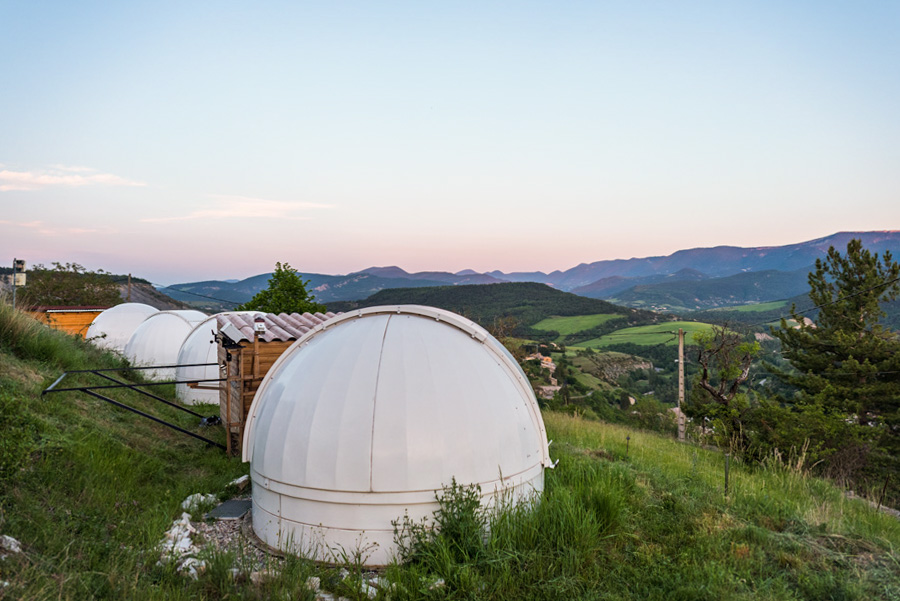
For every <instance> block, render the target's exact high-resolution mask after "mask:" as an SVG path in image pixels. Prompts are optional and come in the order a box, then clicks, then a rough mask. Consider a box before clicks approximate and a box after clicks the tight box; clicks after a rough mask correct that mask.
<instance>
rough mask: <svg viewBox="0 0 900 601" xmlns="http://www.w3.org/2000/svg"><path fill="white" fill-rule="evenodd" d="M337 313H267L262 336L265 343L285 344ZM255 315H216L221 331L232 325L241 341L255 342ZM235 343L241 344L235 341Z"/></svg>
mask: <svg viewBox="0 0 900 601" xmlns="http://www.w3.org/2000/svg"><path fill="white" fill-rule="evenodd" d="M335 315H337V314H336V313H330V312H329V313H303V314H302V315H301V314H300V313H291V314H287V313H279V314H278V315H276V314H275V313H265V314H263V315H262V317H263V319H265V320H266V333H265V335H263V336H260V340H261V341H263V342H273V341H276V340H277V341H279V342H285V341H288V340H296V339H298V338H300V337H301V336H303V335H304V334H306V333H307V332H308V331H310V330H311V329H313V328H314V327H316V326H317V325H319V324H320V323H323V322H326V321H328V320H329V319H331V318H332V317H334V316H335ZM255 317H256V316H255V315H252V314H246V313H245V314H240V313H223V314H220V315H216V321H217V322H218V324H219V329H220V330H221V329H222V328H223V327H224V326H225V324H228V323H230V324H232V325H233V326H234V327H236V328H237V329H238V330H240V331H241V335H242V338H241V340H247V341H250V340H253V320H254V319H255ZM234 342H239V341H238V340H235V341H234Z"/></svg>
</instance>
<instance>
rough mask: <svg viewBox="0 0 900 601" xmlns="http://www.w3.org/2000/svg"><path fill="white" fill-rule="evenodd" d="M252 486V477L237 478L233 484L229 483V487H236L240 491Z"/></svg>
mask: <svg viewBox="0 0 900 601" xmlns="http://www.w3.org/2000/svg"><path fill="white" fill-rule="evenodd" d="M248 484H250V476H246V475H245V476H241V477H240V478H235V479H234V480H232V481H231V482H229V483H228V486H235V487H237V489H238V490H244V489H245V488H247V485H248Z"/></svg>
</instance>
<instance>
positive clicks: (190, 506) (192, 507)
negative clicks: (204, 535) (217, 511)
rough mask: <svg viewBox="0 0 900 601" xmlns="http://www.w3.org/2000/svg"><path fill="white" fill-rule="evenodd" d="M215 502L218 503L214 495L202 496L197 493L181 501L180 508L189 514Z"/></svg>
mask: <svg viewBox="0 0 900 601" xmlns="http://www.w3.org/2000/svg"><path fill="white" fill-rule="evenodd" d="M216 501H218V499H217V498H216V495H204V494H202V493H199V492H198V493H195V494H193V495H190V496H189V497H188V498H186V499H185V500H184V501H182V502H181V508H182V509H183V510H185V511H188V512H190V513H194V512H195V511H197V510H198V509H200V507H201V506H202V505H212V504H214V503H215V502H216Z"/></svg>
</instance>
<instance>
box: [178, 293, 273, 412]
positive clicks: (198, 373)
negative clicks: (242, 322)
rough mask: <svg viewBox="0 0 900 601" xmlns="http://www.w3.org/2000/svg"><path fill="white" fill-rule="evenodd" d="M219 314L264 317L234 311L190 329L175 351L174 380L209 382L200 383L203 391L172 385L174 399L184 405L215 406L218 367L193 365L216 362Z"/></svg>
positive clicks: (252, 313)
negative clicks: (204, 404) (176, 351)
mask: <svg viewBox="0 0 900 601" xmlns="http://www.w3.org/2000/svg"><path fill="white" fill-rule="evenodd" d="M219 315H248V316H250V320H251V321H252V319H253V317H254V316H256V315H264V313H262V312H260V311H234V312H224V313H217V314H216V315H213V316H211V317H207V318H206V319H204V320H203V321H201V322H200V323H198V324H197V325H195V326H194V329H193V330H191V332H190V334H188V336H187V338H185V339H184V342H183V343H182V344H181V349H180V350H179V351H178V358H177V360H176V364H177V365H178V367H176V368H175V379H176V380H178V381H184V380H212V381H207V382H200V386H202V387H203V388H191V387H190V386H188V385H187V384H176V385H175V396H177V397H178V400H179V401H181V402H182V403H185V404H187V405H196V404H198V403H209V404H212V405H218V404H219V382H216V381H214V380H217V379H219V378H220V377H222V376H220V375H219V366H218V365H203V366H200V365H195V364H197V363H217V362H218V360H219V358H218V348H219V347H218V346H217V345H216V341H215V337H216V331H217V330H218V327H219V325H218V322H217V321H216V318H217V317H218V316H219ZM187 365H192V367H184V366H187Z"/></svg>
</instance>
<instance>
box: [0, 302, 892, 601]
mask: <svg viewBox="0 0 900 601" xmlns="http://www.w3.org/2000/svg"><path fill="white" fill-rule="evenodd" d="M25 320H27V321H25ZM0 365H2V366H3V369H2V370H0V534H3V535H7V536H11V537H14V538H15V539H17V540H18V541H20V542H21V543H22V546H23V552H22V553H12V554H10V556H9V557H7V558H5V559H0V582H2V584H0V587H2V588H0V597H2V598H4V599H6V598H9V599H28V600H31V599H35V600H37V599H73V600H74V599H110V600H120V599H147V600H166V601H187V600H189V599H190V600H206V599H210V600H212V599H226V598H227V599H246V600H254V601H259V600H261V599H298V600H299V599H303V600H309V601H311V600H312V599H313V598H314V597H315V593H314V592H313V591H311V590H310V589H309V587H308V586H307V578H308V577H310V576H315V577H316V578H318V579H319V581H320V583H321V585H322V586H323V587H325V588H327V590H328V591H329V592H330V593H331V594H333V596H334V597H335V598H336V597H338V596H344V597H347V598H353V599H364V598H367V596H366V593H365V592H362V591H361V590H360V586H359V578H360V577H361V576H360V575H359V572H358V571H357V570H356V567H355V566H354V565H353V563H352V557H348V562H349V563H347V564H345V565H338V566H335V567H329V566H321V565H315V564H313V563H312V562H307V561H303V560H297V559H289V560H287V561H282V560H279V559H277V558H269V559H268V560H266V563H265V564H263V565H264V567H265V568H266V571H265V572H263V573H259V572H257V574H256V575H255V576H251V572H252V571H253V570H258V569H259V568H260V564H259V563H256V561H257V560H256V559H255V558H256V557H257V556H258V555H259V552H258V551H257V550H256V548H255V547H253V546H251V545H249V543H244V545H245V546H244V547H241V549H239V550H237V551H227V552H223V551H217V552H213V551H212V550H211V548H210V550H207V551H206V552H205V555H204V557H206V558H207V559H208V567H207V569H206V570H201V571H200V573H199V574H198V577H197V579H196V580H193V579H190V578H187V577H185V576H182V575H180V574H178V573H176V572H175V571H174V569H173V568H172V567H171V564H169V565H167V566H161V565H159V564H157V559H158V557H159V555H158V552H157V550H156V545H157V544H158V542H159V541H160V540H161V539H162V537H163V534H164V532H165V530H166V529H167V528H168V526H169V525H170V524H171V522H172V520H173V519H174V518H177V517H179V516H180V514H181V511H182V510H181V506H180V505H181V502H182V500H183V499H184V498H185V497H186V496H187V495H189V494H193V493H198V492H201V493H214V494H218V495H219V496H220V498H221V497H224V496H227V493H226V491H225V486H226V483H227V482H229V481H230V480H231V479H232V478H234V477H235V476H237V475H238V474H241V473H244V472H245V470H246V469H247V468H246V466H245V465H243V464H241V463H239V462H238V461H237V460H229V459H226V458H225V457H224V456H223V455H222V454H221V452H219V451H218V450H215V449H210V448H206V447H204V445H202V444H198V443H197V441H195V440H193V439H190V438H187V437H184V436H182V435H180V434H177V433H174V432H172V431H170V430H167V429H165V428H163V427H161V426H159V425H158V424H154V423H152V422H149V421H147V420H141V419H139V418H137V417H135V416H133V415H132V414H129V413H125V412H123V411H122V410H120V409H117V408H114V407H112V406H110V405H106V404H103V403H100V402H99V401H95V400H92V399H88V398H86V397H84V396H80V395H77V394H76V393H61V394H59V395H52V396H49V397H47V398H46V399H43V400H42V399H41V398H40V391H41V390H42V389H43V388H44V387H45V386H47V385H48V384H49V383H51V382H53V381H54V380H55V379H56V377H58V375H59V374H60V373H61V372H62V371H63V370H72V369H84V368H88V367H117V366H121V363H119V362H118V360H116V359H115V358H113V357H111V356H109V355H106V354H101V353H98V352H97V351H96V350H94V349H92V348H91V347H90V346H88V345H87V344H86V343H84V342H83V341H78V340H77V339H75V338H72V337H68V336H65V335H64V334H61V333H59V332H55V331H53V330H50V329H48V328H45V327H43V326H40V325H38V324H37V322H34V321H33V320H30V319H29V318H27V317H23V316H21V314H15V313H13V312H12V310H11V309H9V307H8V306H7V305H2V304H0ZM78 378H79V379H75V380H72V383H75V382H82V383H85V382H87V381H88V380H87V379H86V378H87V376H84V375H82V376H78ZM119 393H121V394H122V395H124V396H121V397H119V396H117V398H120V399H122V400H126V401H128V402H129V403H133V404H136V405H140V406H141V407H142V408H143V409H145V410H147V411H154V412H155V413H156V414H160V412H161V414H162V415H164V416H165V417H166V419H169V420H172V421H175V422H176V423H178V424H179V425H181V426H183V427H185V428H188V429H196V428H197V424H196V422H195V420H194V418H192V417H183V414H181V413H180V412H178V411H175V410H174V409H167V408H165V407H163V406H161V405H159V404H158V403H155V402H149V404H148V403H146V402H143V401H141V400H140V399H138V398H137V397H136V396H135V395H134V393H132V392H130V391H126V392H122V391H119ZM119 393H116V394H117V395H118V394H119ZM110 394H112V393H110ZM162 394H164V395H166V396H170V394H171V391H166V390H163V392H162ZM142 403H143V404H142ZM544 420H545V424H546V427H547V431H548V435H549V437H550V438H552V439H554V440H555V442H554V444H553V445H552V446H551V453H552V457H553V459H554V460H558V461H559V463H558V464H557V466H556V468H555V469H553V470H548V471H547V473H546V483H545V492H544V494H543V496H542V499H541V502H540V503H539V504H537V505H536V506H534V507H533V508H532V509H522V510H513V511H505V512H501V513H499V514H497V515H496V516H495V517H491V518H489V519H490V520H491V524H490V528H489V529H483V528H482V526H483V523H482V522H480V521H479V520H478V519H477V515H475V514H474V513H473V512H474V510H473V506H472V505H471V504H467V503H466V502H465V501H466V499H467V498H468V497H466V496H465V495H464V494H460V493H459V492H456V493H454V492H453V490H452V489H451V490H449V492H448V491H445V496H444V499H445V501H444V503H445V505H444V507H445V508H446V509H447V510H448V511H447V513H446V514H445V515H446V516H450V517H449V518H448V520H449V521H447V522H445V523H446V524H448V526H447V528H445V530H443V531H442V532H441V533H440V536H438V537H437V538H436V539H433V540H431V539H429V540H423V541H422V545H421V546H417V547H416V554H415V555H413V556H408V558H409V559H410V560H411V561H410V562H409V563H406V564H402V565H400V564H398V565H393V566H390V567H388V568H387V569H386V570H385V571H384V572H383V573H382V574H381V575H380V577H381V578H382V580H380V581H379V582H381V583H382V584H380V585H379V588H375V589H373V593H374V594H375V601H379V600H386V599H388V598H390V599H392V600H395V601H413V600H417V599H422V598H429V599H491V600H498V601H502V600H506V599H509V600H516V601H519V600H531V599H533V600H535V601H537V600H544V599H579V598H591V599H622V600H625V601H632V600H633V601H637V600H639V599H640V600H644V599H660V600H662V599H699V600H701V601H703V600H710V601H712V600H717V599H737V600H746V601H749V600H751V599H752V600H754V601H755V600H757V599H764V600H765V599H771V600H784V601H789V600H790V601H795V600H798V599H810V600H812V599H847V600H859V601H863V600H871V599H885V600H887V599H896V598H898V596H900V571H898V570H897V565H898V562H900V556H898V555H897V549H900V521H898V520H897V519H895V518H893V517H890V516H887V515H884V514H882V513H879V512H876V511H874V510H873V509H872V508H871V507H869V506H868V505H867V504H865V503H863V502H862V501H859V500H848V499H846V498H845V497H844V495H843V494H842V492H841V491H840V490H839V489H838V488H836V487H834V486H832V485H830V484H828V483H826V482H823V481H820V480H816V479H812V478H808V477H806V476H804V475H803V474H802V473H801V472H799V471H797V470H796V469H794V468H795V467H796V462H794V461H792V462H791V463H790V465H788V464H786V463H785V464H779V463H777V462H773V465H772V466H771V467H770V468H769V469H753V470H751V469H747V468H744V467H742V466H740V465H737V464H733V465H732V470H731V475H730V477H731V481H730V489H729V494H728V495H725V494H724V491H723V458H722V455H721V454H720V453H716V452H711V451H708V450H705V449H703V448H698V447H694V446H690V445H685V444H679V443H677V442H675V441H674V440H671V439H669V438H666V437H663V436H660V435H657V434H653V433H647V432H641V431H637V430H633V429H628V428H624V427H619V426H612V425H608V424H602V423H599V422H590V421H586V420H584V419H580V418H578V417H572V416H568V415H563V414H560V413H545V414H544ZM203 432H204V434H207V435H209V431H208V430H207V431H203ZM10 468H12V469H10ZM454 495H455V496H454ZM476 505H477V504H476ZM197 517H199V515H198V516H197ZM401 517H402V516H398V521H400V519H401ZM196 524H197V522H195V525H196ZM339 568H346V569H347V572H345V573H344V574H348V577H346V578H344V577H343V575H342V574H341V573H340V572H339V571H338V570H339ZM438 580H440V581H441V582H442V584H439V585H438V584H436V582H438Z"/></svg>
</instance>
